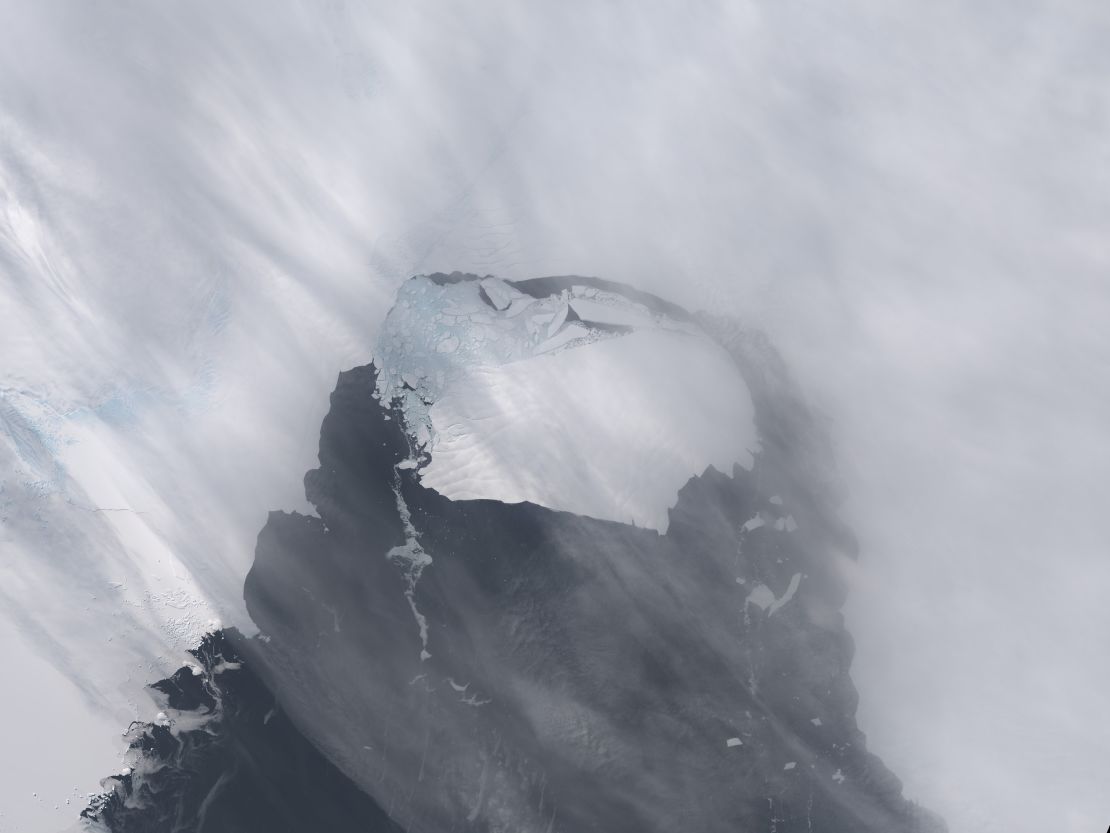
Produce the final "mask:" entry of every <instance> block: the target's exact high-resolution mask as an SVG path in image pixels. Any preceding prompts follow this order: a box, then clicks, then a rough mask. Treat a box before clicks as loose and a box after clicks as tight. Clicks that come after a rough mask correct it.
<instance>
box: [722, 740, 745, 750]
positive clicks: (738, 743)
mask: <svg viewBox="0 0 1110 833" xmlns="http://www.w3.org/2000/svg"><path fill="white" fill-rule="evenodd" d="M743 745H744V742H743V741H742V740H740V738H729V739H728V740H726V741H725V746H727V747H728V748H729V749H732V748H733V747H734V746H743Z"/></svg>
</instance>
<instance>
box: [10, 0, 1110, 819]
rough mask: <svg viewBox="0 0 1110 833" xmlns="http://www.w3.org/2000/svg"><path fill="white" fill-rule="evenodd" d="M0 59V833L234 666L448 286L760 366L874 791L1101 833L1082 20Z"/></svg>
mask: <svg viewBox="0 0 1110 833" xmlns="http://www.w3.org/2000/svg"><path fill="white" fill-rule="evenodd" d="M0 19H2V20H3V25H2V26H0V429H2V431H0V436H2V438H3V443H0V465H2V466H3V468H0V480H2V481H3V491H0V516H2V517H3V525H0V588H2V589H0V604H2V605H3V613H4V616H3V617H2V618H3V634H4V636H3V639H4V642H2V643H0V645H3V646H4V647H3V657H4V661H5V663H6V664H19V665H20V667H21V668H22V669H23V673H22V674H20V675H17V677H16V678H17V679H18V680H19V683H18V684H16V685H14V686H12V690H11V691H7V690H6V691H5V693H4V694H3V695H2V696H3V698H4V703H5V706H4V708H5V712H6V713H8V714H9V715H10V714H11V713H13V712H16V713H18V714H19V715H20V716H21V718H20V721H19V723H20V726H21V727H25V730H26V732H27V736H26V738H24V739H21V740H20V742H18V743H9V744H6V748H5V750H4V752H3V754H2V756H0V771H2V772H4V774H5V779H4V782H3V786H0V806H2V808H3V812H4V816H2V817H0V830H39V829H43V830H49V829H57V828H58V827H60V826H62V825H63V824H64V823H66V822H67V821H68V820H69V819H70V818H71V817H72V811H71V810H70V808H67V807H65V806H64V804H61V801H62V800H64V798H65V797H67V796H71V795H73V794H75V792H74V790H75V789H77V790H78V792H79V794H80V795H82V796H83V793H84V792H85V791H86V790H91V789H94V788H95V779H96V777H98V776H99V775H101V774H104V773H105V772H106V771H109V770H110V769H111V768H112V767H113V766H115V765H116V763H115V762H116V759H117V756H118V754H119V752H120V751H122V750H121V749H116V748H111V746H110V744H111V733H112V731H113V730H118V729H122V728H123V726H125V725H126V722H127V720H129V719H130V716H131V715H132V714H135V713H138V714H142V713H144V710H146V709H148V706H147V705H146V704H145V701H144V699H143V695H142V693H141V690H140V689H141V686H142V685H143V683H145V682H147V681H149V680H151V679H154V678H155V671H156V670H157V669H159V668H160V669H162V670H165V669H166V668H167V667H168V666H172V665H173V664H175V663H176V662H177V661H178V659H179V657H178V655H177V654H175V653H174V652H175V651H179V650H182V649H183V648H185V647H187V645H186V644H185V643H186V642H187V640H188V638H189V635H190V634H192V633H193V632H194V631H195V630H196V628H197V627H203V626H204V623H205V622H206V621H207V620H208V618H209V617H212V616H219V617H220V618H222V619H223V620H224V621H227V622H231V623H237V624H244V622H243V619H244V618H245V614H244V613H243V612H242V609H241V601H240V596H241V588H242V579H243V575H244V574H245V572H246V569H247V567H248V566H249V564H250V559H251V553H252V549H253V544H254V538H255V536H256V534H257V532H258V529H259V527H260V526H261V524H262V523H263V521H264V520H265V517H266V512H267V511H268V510H270V509H272V508H278V507H285V508H297V507H300V506H302V503H303V495H302V494H301V476H302V474H303V472H304V471H305V470H307V469H309V468H311V467H312V466H313V465H314V459H315V452H316V442H317V439H318V431H319V423H320V419H321V417H322V416H323V414H324V412H325V410H326V408H327V394H328V391H329V390H330V389H331V387H332V386H333V384H334V381H335V376H336V373H337V372H338V371H339V370H341V369H344V368H346V367H349V366H352V365H355V364H360V363H364V362H365V361H366V360H367V359H368V358H369V355H370V352H371V350H372V346H373V344H374V339H375V336H376V328H377V327H378V325H379V324H380V322H381V320H382V318H383V316H384V314H385V312H386V310H387V308H388V306H389V303H390V300H391V298H392V296H393V294H394V292H395V290H396V288H397V286H398V285H399V284H400V282H401V281H402V280H404V279H405V278H406V277H408V276H409V275H410V274H413V273H419V272H431V271H436V270H446V271H452V270H455V269H459V270H464V271H473V272H479V273H486V272H490V273H495V274H498V275H500V276H502V277H506V278H524V277H531V276H535V275H544V274H568V273H581V274H589V275H597V276H601V277H604V278H607V279H612V280H620V281H626V282H629V283H632V284H635V285H636V286H639V287H641V288H643V289H647V290H650V291H654V292H657V293H659V294H661V295H663V296H665V297H668V298H671V299H673V300H675V301H677V302H679V303H682V304H684V305H686V306H687V307H689V308H691V309H694V308H703V309H710V310H712V311H715V312H728V313H731V314H734V315H737V316H739V317H740V318H741V319H743V320H744V321H746V322H749V323H752V324H755V325H758V326H762V327H764V328H765V329H767V330H768V331H769V332H770V333H771V335H772V337H773V338H774V340H775V342H776V343H777V344H778V346H779V347H780V348H781V349H782V350H783V351H784V353H785V354H786V356H787V358H788V359H789V360H790V362H791V363H792V365H793V367H794V369H795V371H796V372H797V374H798V376H799V378H800V381H801V383H802V385H803V387H804V388H805V389H807V390H808V391H809V392H810V393H811V395H812V397H813V399H814V401H815V402H816V403H817V404H818V406H819V407H820V408H821V409H822V410H823V411H824V412H825V413H826V414H827V415H828V417H829V419H830V423H831V426H832V431H833V434H834V437H835V439H836V441H837V445H838V452H839V456H840V459H841V463H842V466H843V468H844V473H845V477H846V480H847V483H848V486H849V489H850V500H849V503H848V505H847V507H846V515H847V517H848V519H849V520H850V522H851V523H852V524H853V526H854V527H855V529H856V531H857V533H858V534H859V536H860V539H861V542H862V545H863V555H862V560H861V562H860V565H859V568H858V571H857V574H856V576H855V579H856V581H855V591H854V596H853V597H852V599H851V600H850V602H849V609H848V617H849V626H850V627H851V628H852V631H853V635H854V637H855V640H856V643H857V647H858V651H857V655H856V659H855V664H854V677H855V680H856V683H857V685H858V687H859V689H860V692H861V713H860V721H861V725H862V727H863V728H864V730H865V731H866V732H867V733H868V735H869V738H870V741H871V744H872V748H873V749H874V751H875V752H876V753H877V754H879V755H880V756H882V757H883V758H884V759H885V760H886V761H887V763H888V764H890V766H891V767H892V768H893V769H894V770H895V771H896V772H897V773H898V774H899V775H900V776H902V777H903V778H904V780H905V783H906V790H907V793H908V794H909V795H910V797H912V798H915V799H917V800H920V801H921V802H922V803H925V804H927V805H928V806H931V807H933V808H935V809H936V810H938V811H939V812H941V813H942V814H943V815H945V816H946V818H947V819H948V821H949V824H950V826H951V828H952V830H953V831H954V832H955V831H963V830H967V831H986V832H987V833H989V831H995V830H997V831H1002V830H1006V831H1017V832H1018V833H1025V831H1029V833H1033V831H1042V830H1067V831H1072V830H1074V831H1086V830H1093V829H1094V830H1101V829H1102V827H1101V826H1100V825H1105V824H1106V823H1107V820H1108V818H1110V803H1108V799H1107V795H1108V793H1107V788H1106V785H1107V783H1110V764H1108V763H1107V761H1106V754H1105V753H1106V751H1107V750H1108V749H1110V720H1107V715H1108V714H1110V695H1107V693H1106V692H1107V683H1108V681H1110V667H1108V666H1110V660H1108V659H1107V657H1108V656H1110V644H1108V642H1110V613H1108V612H1107V611H1106V610H1105V609H1104V605H1102V604H1101V598H1100V597H1101V596H1103V595H1104V594H1105V589H1106V587H1107V586H1108V584H1110V567H1108V566H1107V564H1106V555H1107V553H1108V552H1110V531H1108V527H1107V524H1106V521H1105V518H1104V515H1105V508H1106V505H1107V499H1108V497H1110V494H1108V489H1107V486H1106V475H1107V473H1108V472H1110V430H1108V428H1107V425H1110V338H1108V337H1107V336H1106V335H1105V332H1104V331H1105V329H1106V322H1107V321H1108V320H1110V288H1108V286H1107V280H1108V277H1107V275H1108V270H1110V141H1108V140H1110V135H1108V134H1110V130H1108V127H1110V87H1108V85H1107V82H1106V79H1107V78H1108V77H1110V53H1108V52H1107V50H1106V43H1107V42H1108V38H1110V7H1107V6H1106V5H1105V4H1103V3H1100V2H1097V0H1055V2H1047V0H1040V1H1039V2H1035V1H1034V0H1018V1H1017V2H1006V3H1000V2H974V3H973V2H962V3H961V2H947V1H942V2H935V3H928V4H911V3H905V2H900V3H899V2H895V3H889V2H878V0H848V2H842V3H838V4H821V3H816V2H794V1H793V0H787V1H786V2H735V3H714V2H702V3H655V2H652V3H643V2H637V3H631V2H629V3H617V2H613V3H593V4H586V3H576V2H570V3H558V4H540V3H532V4H516V3H502V2H484V3H481V4H470V5H469V6H461V5H458V4H449V3H432V2H414V3H407V4H386V3H369V4H353V3H352V4H347V3H344V2H341V0H319V2H311V1H310V0H304V2H292V0H289V1H288V2H285V1H284V0H283V1H282V2H267V3H262V2H242V3H236V4H226V3H215V2H196V3H191V4H175V5H173V6H169V5H164V4H163V5H156V4H140V3H109V2H102V1H98V2H62V1H61V0H46V1H45V2H38V3H20V2H16V1H15V0H0ZM100 509H123V510H133V511H124V512H101V511H96V510H100ZM152 558H153V559H154V561H155V562H157V563H158V564H159V565H160V566H159V567H158V570H156V571H153V572H152V571H151V570H150V565H149V562H150V560H151V559H152ZM139 564H143V565H144V567H143V568H142V569H140V567H139V566H138V565H139ZM152 576H154V577H152ZM113 594H118V597H119V598H118V600H117V596H116V595H113ZM109 636H111V637H112V640H111V642H109V641H108V637H109ZM32 653H35V654H38V655H39V657H41V658H44V659H45V660H46V662H43V661H41V660H34V661H33V660H32V659H31V658H30V656H31V654H32ZM23 658H26V659H23ZM67 679H68V680H72V681H73V682H75V683H78V684H79V685H80V686H81V687H82V688H83V689H84V691H85V694H84V695H78V693H77V689H68V688H65V686H67V685H68V683H66V682H64V680H67ZM62 692H64V693H62ZM48 694H49V696H47V695H48ZM55 697H56V698H57V699H54V698H55ZM78 702H80V705H79V706H78V705H75V704H77V703H78ZM146 716H149V715H146ZM93 727H96V728H93ZM77 731H79V732H81V737H82V738H84V739H85V740H79V739H74V738H73V737H72V736H71V735H69V734H67V733H68V732H77ZM96 737H100V738H103V739H104V743H103V748H102V745H101V744H100V743H98V742H94V738H96ZM75 747H76V748H75ZM61 750H66V751H65V752H62V751H61ZM59 757H62V758H66V759H67V761H74V763H72V764H70V763H67V764H66V767H67V770H66V771H65V772H64V773H63V772H62V771H61V770H60V769H59V767H60V764H59ZM59 779H60V780H59ZM82 779H83V780H82ZM73 781H79V783H77V784H76V785H75V784H74V783H72V782H73ZM32 792H38V793H39V795H38V796H32ZM55 803H59V804H61V807H60V809H59V810H58V811H57V812H55V811H54V810H53V805H54V804H55Z"/></svg>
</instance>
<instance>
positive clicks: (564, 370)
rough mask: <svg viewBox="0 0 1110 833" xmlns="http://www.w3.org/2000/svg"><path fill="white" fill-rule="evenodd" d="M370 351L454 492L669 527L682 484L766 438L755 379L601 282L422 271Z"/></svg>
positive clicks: (422, 470)
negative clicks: (538, 292)
mask: <svg viewBox="0 0 1110 833" xmlns="http://www.w3.org/2000/svg"><path fill="white" fill-rule="evenodd" d="M587 310H589V311H588V312H587ZM579 311H581V312H584V313H586V314H585V315H581V314H580V313H579ZM571 312H574V313H575V314H574V315H573V316H572V315H571V314H570V313H571ZM618 322H619V323H618ZM375 363H376V364H377V365H378V366H379V368H380V376H379V382H378V388H377V395H378V396H379V397H380V398H381V399H382V401H383V402H385V403H391V402H392V403H396V404H398V405H399V407H400V409H401V411H402V413H403V415H404V422H405V428H406V430H407V431H408V433H409V435H410V437H411V439H412V441H413V445H414V446H415V447H416V448H417V449H419V450H420V451H422V452H424V456H423V457H422V459H421V462H420V467H419V476H420V479H421V482H422V483H423V485H425V486H426V487H428V488H432V489H435V490H436V491H437V492H439V493H440V494H442V495H444V496H445V497H448V498H450V499H453V500H473V499H490V500H499V501H502V502H505V503H518V502H522V501H528V502H531V503H535V504H537V505H540V506H545V507H547V508H549V509H556V510H562V511H568V512H573V513H575V514H580V515H587V516H590V517H595V518H600V519H603V520H612V521H618V522H621V523H627V524H633V525H636V526H640V527H647V528H652V529H656V530H658V531H660V532H665V531H666V529H667V526H668V523H669V520H668V510H669V509H670V508H671V507H672V506H674V504H675V502H676V500H677V495H678V490H679V489H680V488H681V487H682V485H683V484H684V483H686V482H687V481H688V480H689V479H690V478H691V477H693V476H695V475H699V474H701V473H702V472H704V471H705V470H706V468H708V467H710V466H713V467H715V468H717V469H718V470H720V471H723V472H729V471H731V470H732V467H733V465H740V466H742V467H744V468H750V467H751V465H752V461H753V457H752V455H753V452H754V451H755V450H757V449H758V447H759V441H758V437H757V433H756V429H755V422H754V413H753V407H752V400H751V395H750V393H749V391H748V387H747V385H746V384H745V382H744V379H743V377H742V376H741V375H740V372H739V370H738V369H737V367H736V365H735V364H734V362H733V361H732V360H731V358H730V357H729V356H728V354H727V353H726V352H725V351H724V350H723V349H722V348H721V347H720V346H719V345H718V344H717V343H715V342H714V341H713V340H712V339H710V338H709V337H708V336H707V335H706V334H704V333H703V332H701V331H700V330H698V329H697V328H696V327H694V326H693V325H691V324H690V323H688V322H685V321H678V320H675V319H673V318H670V317H668V316H666V315H664V314H661V313H659V312H655V311H652V310H649V309H648V308H647V307H645V306H644V305H642V304H640V303H637V302H635V301H633V300H631V299H629V298H626V297H624V296H622V295H620V294H618V293H614V292H606V291H601V290H599V289H597V288H596V287H592V286H585V285H577V284H576V285H573V286H569V287H564V288H562V289H561V290H559V291H556V292H553V293H552V294H551V295H549V296H548V297H541V298H536V297H532V296H530V295H527V294H525V293H523V292H521V291H519V290H518V289H516V288H515V287H513V286H512V285H511V284H510V283H508V282H505V281H499V280H495V279H489V278H487V279H485V280H483V281H481V282H479V281H477V280H457V281H450V280H448V281H445V282H437V281H436V280H433V279H432V278H427V277H420V278H414V279H412V280H410V281H408V282H407V283H406V284H405V285H404V286H403V287H402V289H401V291H400V292H399V293H398V299H397V303H396V304H395V306H394V307H393V310H392V311H391V312H390V314H389V317H388V318H387V320H386V324H385V327H384V329H383V332H382V335H381V337H380V339H379V343H378V349H377V351H376V353H375Z"/></svg>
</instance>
